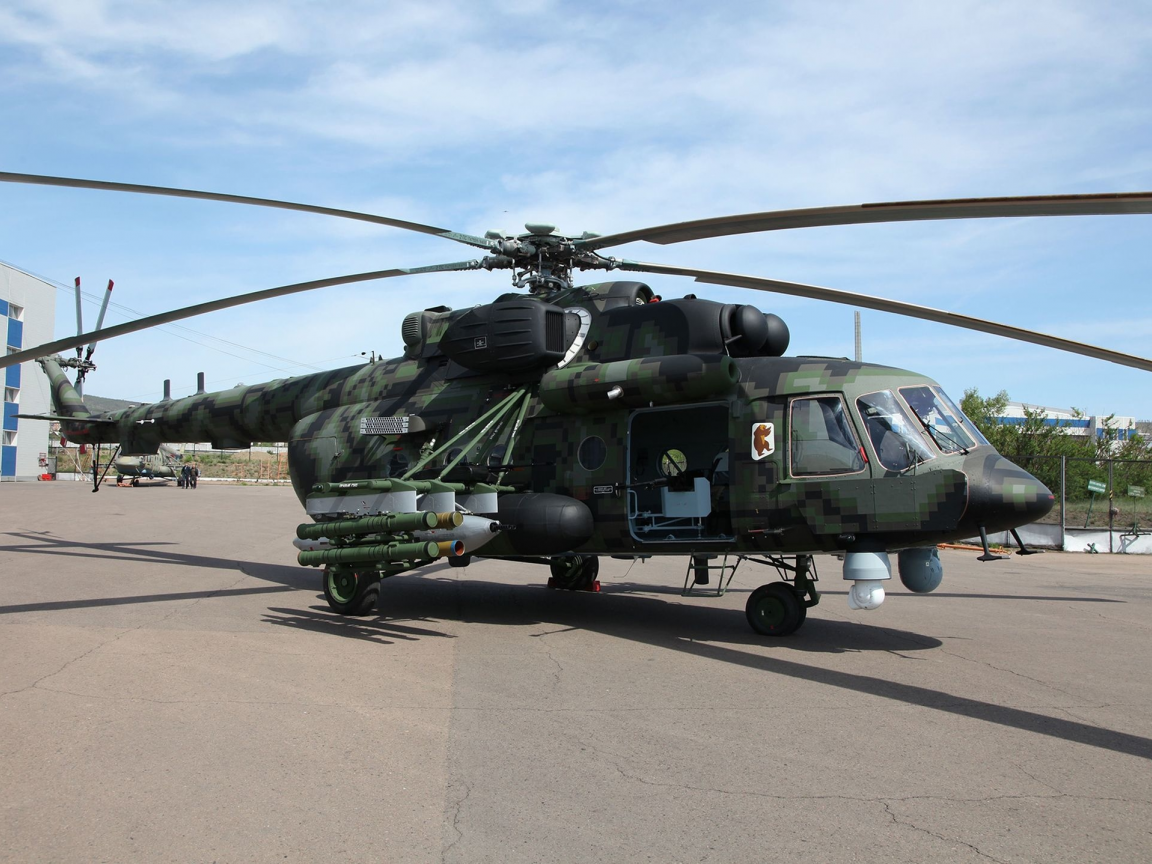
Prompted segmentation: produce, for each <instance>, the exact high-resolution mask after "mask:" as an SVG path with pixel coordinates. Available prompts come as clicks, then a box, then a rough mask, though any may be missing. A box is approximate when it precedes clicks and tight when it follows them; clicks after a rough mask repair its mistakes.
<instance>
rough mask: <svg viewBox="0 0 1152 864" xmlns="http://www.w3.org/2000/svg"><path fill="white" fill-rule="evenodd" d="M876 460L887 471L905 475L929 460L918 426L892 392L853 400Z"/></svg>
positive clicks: (929, 456) (930, 456) (928, 453)
mask: <svg viewBox="0 0 1152 864" xmlns="http://www.w3.org/2000/svg"><path fill="white" fill-rule="evenodd" d="M856 407H857V408H858V409H859V410H860V417H861V418H862V419H863V420H864V427H865V428H866V429H867V430H868V437H869V438H871V439H872V449H873V450H875V451H876V458H877V459H879V460H880V464H881V465H883V466H884V467H885V468H887V469H888V470H889V471H907V470H908V469H909V468H911V467H913V466H914V465H919V464H920V463H921V462H927V461H928V460H929V459H931V458H932V450H931V449H930V448H929V447H928V445H927V444H926V443H925V442H924V437H923V436H922V435H921V434H920V427H919V424H918V423H917V422H916V421H915V420H913V419H912V418H911V417H910V416H908V412H907V410H905V408H904V406H903V405H902V404H900V400H899V399H897V398H896V395H895V394H894V393H893V392H892V391H891V390H881V391H880V392H879V393H869V394H868V395H867V396H861V397H860V398H859V399H857V400H856Z"/></svg>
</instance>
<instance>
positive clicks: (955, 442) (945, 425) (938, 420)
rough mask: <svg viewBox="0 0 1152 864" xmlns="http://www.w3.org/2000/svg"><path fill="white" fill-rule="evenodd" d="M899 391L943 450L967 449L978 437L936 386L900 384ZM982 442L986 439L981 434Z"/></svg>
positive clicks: (947, 451) (957, 450)
mask: <svg viewBox="0 0 1152 864" xmlns="http://www.w3.org/2000/svg"><path fill="white" fill-rule="evenodd" d="M900 395H901V396H903V397H904V399H905V400H906V401H907V402H908V406H909V407H910V408H911V409H912V410H913V411H914V412H915V413H916V416H917V417H918V418H919V420H920V423H921V424H923V426H924V428H925V429H927V430H928V434H929V435H931V436H932V440H933V441H934V442H935V444H936V446H937V447H939V448H940V450H941V451H942V452H944V453H967V452H968V451H969V450H970V449H971V448H973V447H975V446H976V443H977V439H976V438H975V437H974V436H973V435H972V434H971V433H973V432H975V434H976V435H979V434H980V433H979V432H978V431H976V427H975V426H973V425H972V424H971V422H970V421H969V422H967V423H966V422H965V421H966V420H967V418H965V417H964V415H963V414H962V413H961V412H960V409H959V408H957V407H956V404H955V403H954V402H953V401H952V400H951V399H949V398H948V397H947V396H945V395H944V392H943V391H942V390H940V389H939V388H936V387H901V388H900ZM981 443H984V444H987V443H988V442H987V441H984V440H983V436H981Z"/></svg>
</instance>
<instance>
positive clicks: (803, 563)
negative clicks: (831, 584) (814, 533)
mask: <svg viewBox="0 0 1152 864" xmlns="http://www.w3.org/2000/svg"><path fill="white" fill-rule="evenodd" d="M747 560H749V561H755V562H756V563H757V564H767V565H769V566H772V567H775V568H776V570H777V572H779V573H780V575H781V576H784V574H785V571H792V572H793V573H794V574H795V575H794V576H793V577H792V580H791V582H788V581H781V582H770V583H769V584H767V585H761V586H760V587H759V588H757V589H756V590H755V591H753V592H752V594H751V595H750V596H749V597H748V603H747V605H746V606H745V607H744V614H745V615H747V617H748V623H749V624H751V625H752V629H753V630H755V631H756V632H757V633H760V634H762V635H764V636H787V635H788V634H790V633H795V632H796V631H797V630H799V629H800V626H801V625H802V624H803V623H804V621H805V619H806V618H807V617H808V607H809V606H815V605H816V604H817V603H819V602H820V595H819V594H818V593H816V586H815V581H816V580H815V572H814V570H813V569H812V556H811V555H797V556H796V564H795V565H792V564H788V563H787V562H785V561H784V560H783V559H782V558H770V559H768V560H767V561H762V560H759V559H756V558H749V559H747Z"/></svg>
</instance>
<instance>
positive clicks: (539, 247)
mask: <svg viewBox="0 0 1152 864" xmlns="http://www.w3.org/2000/svg"><path fill="white" fill-rule="evenodd" d="M524 227H525V229H527V231H528V233H527V234H521V235H519V236H515V237H514V236H506V235H504V234H503V232H497V231H489V232H488V233H487V235H486V236H487V237H488V238H489V239H490V240H491V241H492V248H493V249H494V250H495V251H497V252H498V253H499V254H498V255H489V256H486V257H485V258H483V259H482V260H481V261H480V266H481V267H483V268H484V269H485V270H513V271H516V272H515V273H514V275H513V277H512V284H513V285H514V286H515V287H517V288H527V289H528V291H529V292H531V293H532V294H551V293H553V292H555V291H562V290H566V289H568V288H571V287H572V286H573V282H572V273H573V271H575V270H614V269H616V268H617V267H618V266H620V262H619V261H618V260H617V259H616V258H609V257H606V256H604V255H600V254H598V253H597V252H594V251H590V250H587V249H584V248H581V246H580V241H581V240H587V239H588V238H590V237H594V236H595V235H593V234H588V233H585V234H583V235H581V236H580V237H568V236H566V235H563V234H557V233H555V231H556V228H555V226H553V225H547V224H545V223H541V222H529V223H528V224H527V225H525V226H524Z"/></svg>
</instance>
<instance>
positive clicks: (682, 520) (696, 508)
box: [628, 404, 732, 543]
mask: <svg viewBox="0 0 1152 864" xmlns="http://www.w3.org/2000/svg"><path fill="white" fill-rule="evenodd" d="M730 444H731V441H730V434H729V407H728V405H727V404H721V405H702V406H692V407H688V408H650V409H645V410H641V411H637V412H635V413H634V414H633V415H632V418H631V421H630V422H629V429H628V528H629V530H630V531H631V533H632V536H633V537H634V538H636V539H637V540H639V541H641V542H646V543H657V542H662V543H663V542H669V541H671V542H677V541H682V542H690V541H700V540H730V539H731V538H732V515H731V500H730V498H731V496H730V487H729V475H728V458H729V450H730Z"/></svg>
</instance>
